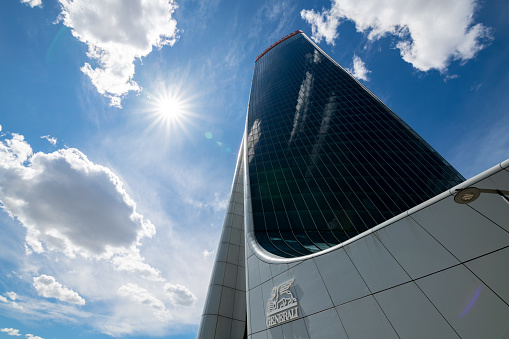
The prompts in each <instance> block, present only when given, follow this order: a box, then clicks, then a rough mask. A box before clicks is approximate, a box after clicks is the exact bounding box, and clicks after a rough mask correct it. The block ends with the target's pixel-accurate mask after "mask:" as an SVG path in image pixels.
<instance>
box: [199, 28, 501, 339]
mask: <svg viewBox="0 0 509 339" xmlns="http://www.w3.org/2000/svg"><path fill="white" fill-rule="evenodd" d="M464 181H465V179H464V178H463V177H462V176H461V175H460V174H459V173H458V172H457V171H456V170H455V169H454V168H453V167H452V166H451V165H450V164H449V163H448V162H447V161H445V160H444V159H443V158H442V157H441V156H440V155H439V154H438V153H437V152H436V151H435V150H434V149H433V148H432V147H431V146H429V145H428V144H427V143H426V141H424V140H423V139H422V138H421V137H420V136H419V135H418V134H417V133H416V132H415V131H413V130H412V129H411V128H410V127H409V126H408V125H407V124H406V123H405V122H404V121H402V120H401V119H400V118H399V117H398V116H397V115H396V114H395V113H394V112H392V111H391V110H390V109H389V108H388V107H387V106H386V105H385V104H384V103H383V102H381V101H380V100H379V99H378V98H377V97H376V96H374V95H373V94H372V93H371V92H370V91H369V90H368V89H367V88H366V87H364V85H362V84H361V83H360V82H359V81H357V80H356V79H355V78H354V77H353V76H352V75H350V74H349V73H348V72H347V71H345V70H344V69H343V68H342V67H341V66H340V65H338V64H337V63H336V62H335V61H334V60H332V59H331V58H330V57H329V56H328V55H326V54H325V53H324V52H323V51H322V50H321V49H320V48H319V47H318V46H316V44H314V43H313V42H312V41H311V40H310V39H309V38H308V37H307V36H306V35H305V34H304V33H302V32H301V31H296V32H294V33H292V34H290V35H288V36H287V37H285V38H283V39H281V40H280V41H278V42H276V43H275V44H274V45H272V46H270V47H269V48H268V49H267V50H265V51H264V52H263V53H262V54H260V56H258V58H256V62H255V68H254V75H253V81H252V85H251V93H250V98H249V107H248V112H247V120H246V129H245V133H244V140H243V142H242V144H241V151H240V152H239V160H238V163H237V169H236V171H235V178H234V183H233V187H232V193H231V196H230V202H229V205H228V210H227V215H226V218H225V223H224V227H223V233H222V235H221V243H220V245H219V248H218V253H217V257H216V263H215V267H214V272H213V275H212V278H211V284H210V287H209V292H208V297H207V301H206V305H205V309H204V313H203V317H202V323H201V325H200V332H199V334H198V337H199V338H245V337H249V338H253V339H257V338H264V339H267V338H279V337H281V338H282V337H285V338H286V337H295V336H298V337H302V338H306V337H320V338H322V337H323V338H326V337H330V336H328V335H327V333H334V337H335V338H336V337H337V338H341V337H343V333H344V334H345V336H344V337H345V338H346V337H347V336H348V333H349V332H350V335H352V334H353V333H354V332H355V331H354V330H352V328H353V327H352V325H351V324H350V325H345V323H348V322H349V320H348V316H343V318H344V319H342V315H341V314H342V313H344V310H346V309H347V308H348V307H351V305H353V304H352V302H354V301H355V302H357V300H369V301H370V302H373V301H374V303H373V304H372V305H371V308H370V309H368V310H366V311H365V312H364V313H365V314H364V313H363V312H361V313H360V314H359V315H362V316H366V320H367V319H369V317H371V316H375V315H373V314H377V313H376V312H381V313H380V314H378V316H380V317H381V318H380V319H378V321H379V323H378V324H377V325H376V326H378V327H380V326H382V328H383V329H380V328H378V327H376V326H375V325H373V326H374V327H373V333H376V335H377V337H379V338H385V337H387V338H389V337H397V336H399V337H401V334H402V333H403V332H400V331H398V330H397V328H396V327H397V326H395V325H394V324H393V322H394V319H392V321H391V319H390V317H389V316H388V315H387V314H385V315H384V312H385V310H384V308H383V307H382V302H381V301H379V300H378V299H377V297H378V298H380V295H381V294H383V293H381V294H380V291H383V290H384V289H381V290H380V289H379V288H378V287H376V286H385V287H384V288H385V289H388V290H389V289H390V290H394V289H395V286H398V285H400V284H406V283H408V281H413V279H417V278H418V277H420V276H416V277H414V276H412V275H411V274H410V272H409V271H410V270H409V269H405V267H404V265H403V264H402V263H400V262H399V261H398V260H397V258H396V255H395V254H394V253H392V252H391V248H390V246H392V245H388V244H385V243H384V240H383V237H382V235H383V234H384V231H385V232H389V231H388V230H391V232H398V231H397V230H396V231H392V230H395V229H396V226H394V225H399V224H400V223H401V222H407V221H408V220H411V226H408V227H407V228H406V229H405V231H402V232H403V233H401V232H400V233H397V234H406V233H404V232H408V230H409V229H411V227H416V228H415V230H414V231H413V233H412V234H413V235H412V237H415V238H412V237H411V238H409V239H406V238H405V239H403V241H407V242H408V243H409V244H410V243H414V242H417V243H416V245H415V247H416V248H419V246H422V244H424V243H426V244H427V242H430V244H431V241H433V240H430V239H435V240H434V241H436V242H438V243H440V242H439V240H438V237H439V236H435V235H434V234H433V231H432V230H428V229H427V228H426V226H425V224H426V223H425V222H424V221H423V222H422V223H420V222H419V220H418V219H416V218H415V217H410V215H409V212H408V211H409V210H411V209H412V210H416V211H420V210H421V209H423V210H430V209H433V208H437V207H436V206H439V204H435V205H430V203H429V201H431V200H430V199H432V198H433V199H437V198H436V197H437V196H442V195H444V194H445V193H443V192H447V193H448V194H449V195H451V194H453V193H454V192H452V191H450V189H451V188H453V187H455V186H457V185H459V184H461V183H462V182H464ZM451 192H452V193H451ZM433 199H432V200H433ZM416 206H420V207H417V208H415V207H416ZM426 206H431V207H426ZM433 206H435V207H433ZM465 207H466V206H465ZM419 213H421V212H416V213H415V215H420V214H419ZM437 213H438V212H437ZM444 213H445V214H444ZM421 214H422V213H421ZM428 214H429V213H428ZM432 214H433V212H432ZM438 214H440V213H438ZM442 214H443V215H444V218H445V215H446V214H447V213H446V212H443V213H442ZM414 223H415V224H416V225H414ZM435 224H437V222H435V223H434V224H433V225H435ZM438 224H440V223H439V222H438ZM377 225H378V226H377ZM430 227H431V226H430ZM368 230H369V231H368ZM508 230H509V227H508ZM367 231H368V232H367ZM506 233H507V232H506ZM391 234H392V233H391ZM430 236H431V237H430ZM500 236H501V235H500ZM504 236H505V237H507V235H506V234H504ZM421 237H423V238H422V239H421ZM352 238H353V239H352ZM507 238H508V239H507V240H508V244H509V237H507ZM370 241H371V244H370V245H369V246H368V247H366V250H365V251H364V252H362V251H360V252H359V249H360V248H363V246H365V243H366V242H370ZM433 244H435V243H434V242H433ZM382 245H383V246H382ZM440 245H441V246H445V245H443V244H442V243H440ZM429 246H431V245H429ZM433 246H435V245H433ZM431 248H432V247H430V251H431ZM435 250H436V251H438V250H437V249H435V248H434V247H433V251H435ZM373 251H374V252H376V251H381V252H380V253H376V254H374V253H372V252H373ZM423 251H425V252H426V249H423ZM388 253H389V254H390V255H392V256H388ZM367 254H369V255H371V256H372V257H368V258H367V259H366V258H363V256H365V255H367ZM412 255H415V254H408V253H407V256H408V257H412ZM444 256H445V254H444ZM431 257H436V254H430V258H431ZM332 258H334V259H332ZM390 258H392V259H390ZM435 259H438V258H435ZM342 260H343V261H344V262H343V261H342ZM365 260H368V261H371V263H366V262H364V261H365ZM391 260H392V261H391ZM394 260H395V261H396V262H398V265H399V266H397V265H396V266H394V267H393V266H392V265H393V264H394V263H393V261H394ZM422 260H423V261H422V262H419V261H416V262H414V263H413V265H424V266H425V264H424V262H425V261H426V262H427V260H429V259H422ZM444 260H445V259H444ZM402 261H404V260H402ZM446 261H447V260H445V261H444V262H446ZM325 262H327V264H325ZM449 264H450V266H451V267H453V266H454V264H453V263H452V261H451V262H450V263H449ZM363 265H364V266H366V265H367V266H369V265H374V266H372V267H371V271H370V269H369V267H368V268H365V267H364V268H363ZM430 265H431V264H430ZM435 266H437V267H438V268H437V267H434V268H433V269H431V268H430V271H426V272H424V273H422V274H425V275H431V274H433V273H436V272H439V271H441V270H443V269H444V267H441V266H440V264H438V263H437V264H435ZM395 267H396V268H395ZM397 267H400V268H399V269H397ZM448 267H449V266H448ZM426 269H427V268H426ZM338 270H339V271H338ZM363 270H365V272H364V275H363ZM373 270H374V271H377V270H380V271H383V273H384V274H385V275H387V276H385V275H384V276H381V277H379V278H378V280H375V282H373V283H371V282H369V281H370V279H373V277H372V275H373V274H375V273H373ZM400 271H401V272H400ZM402 272H404V273H402ZM398 274H399V275H398ZM405 274H406V276H407V278H408V279H407V280H405V278H404V277H405ZM375 275H376V274H375ZM317 276H318V277H320V279H319V280H317V279H318V278H317ZM368 276H369V277H368ZM348 279H351V280H348ZM400 280H401V281H400ZM354 282H355V284H357V285H358V286H357V287H354V286H350V285H351V284H354ZM384 283H386V284H387V285H384ZM342 284H346V285H343V286H342ZM349 284H350V285H349ZM408 284H410V283H408ZM413 284H414V285H415V283H413ZM408 286H410V285H408ZM411 286H413V285H411ZM310 288H311V289H312V290H310ZM337 288H339V290H341V293H340V294H339V295H341V296H337V297H335V296H334V295H335V294H334V293H335V292H334V290H335V289H337ZM356 288H357V289H356ZM423 290H424V288H421V291H423ZM323 291H326V293H325V292H323ZM320 293H322V294H323V295H322V294H320ZM349 293H350V294H349ZM377 293H378V294H377ZM314 294H317V295H316V296H314ZM325 295H328V297H325ZM345 295H347V296H345ZM348 295H350V296H348ZM320 298H322V299H323V300H322V299H320ZM428 298H429V299H430V297H428ZM320 300H322V301H320ZM430 300H431V299H430ZM346 304H348V305H349V306H345V305H346ZM435 307H436V306H435ZM437 309H438V308H437ZM332 311H334V312H333V313H331V312H332ZM373 312H375V313H373ZM504 312H505V311H504ZM507 312H509V308H508V309H507ZM326 314H327V316H326ZM508 314H509V313H508ZM318 315H320V317H322V318H320V319H322V320H320V321H322V322H323V324H324V326H326V328H322V329H318V328H319V327H320V326H318V327H317V325H311V323H312V319H319V317H318ZM381 315H383V317H382V316H381ZM378 316H376V317H378ZM376 317H375V318H376ZM329 318H330V319H331V320H332V319H333V320H334V321H332V323H330V324H329V322H328V321H326V319H329ZM442 318H443V317H442ZM315 322H316V321H315ZM445 322H446V323H447V319H446V321H445ZM301 323H302V324H303V325H302V326H301V325H300V324H301ZM318 323H319V322H318ZM382 323H383V324H382ZM442 323H443V321H442V322H440V324H442ZM381 324H382V325H381ZM387 324H388V325H387ZM299 326H300V327H299ZM327 326H328V327H327ZM433 326H438V325H436V324H435V323H433ZM440 326H441V325H440ZM440 326H438V328H440ZM349 328H350V329H349ZM362 330H365V329H362ZM437 331H438V330H437ZM443 331H444V332H433V333H434V334H433V333H431V332H429V331H428V332H427V334H428V335H429V336H428V337H437V336H436V334H437V333H438V337H443V336H442V335H443V334H444V333H456V334H458V331H457V330H456V329H454V328H453V329H452V331H450V330H448V329H444V330H443ZM285 333H286V334H285ZM289 333H294V335H293V336H292V335H290V334H289ZM359 333H360V332H359ZM440 333H441V334H440ZM297 334H298V335H297ZM394 334H396V336H395V335H394ZM354 337H355V335H354ZM361 337H362V336H361ZM407 337H408V336H407ZM410 337H418V336H413V335H411V336H410Z"/></svg>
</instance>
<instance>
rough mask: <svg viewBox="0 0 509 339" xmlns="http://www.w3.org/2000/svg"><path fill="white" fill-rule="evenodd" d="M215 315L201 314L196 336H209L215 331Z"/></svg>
mask: <svg viewBox="0 0 509 339" xmlns="http://www.w3.org/2000/svg"><path fill="white" fill-rule="evenodd" d="M216 325H217V315H203V316H202V317H201V323H200V329H199V330H198V336H197V338H210V337H211V335H213V333H215V332H216Z"/></svg>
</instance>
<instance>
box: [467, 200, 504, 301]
mask: <svg viewBox="0 0 509 339" xmlns="http://www.w3.org/2000/svg"><path fill="white" fill-rule="evenodd" d="M508 209H509V207H508ZM508 262H509V248H504V249H503V250H500V251H497V252H493V253H490V254H487V255H485V256H483V257H480V258H478V259H475V260H472V261H469V262H467V263H466V264H465V265H466V266H467V267H468V268H469V269H470V270H472V272H474V274H475V275H476V276H477V277H478V278H479V279H481V280H482V281H483V282H484V283H485V284H486V285H488V286H489V288H491V289H492V290H493V291H494V292H495V293H496V294H497V295H498V296H499V297H501V298H502V299H503V300H504V301H505V303H506V304H509V269H507V267H508Z"/></svg>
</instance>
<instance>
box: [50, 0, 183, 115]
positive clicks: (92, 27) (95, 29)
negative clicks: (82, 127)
mask: <svg viewBox="0 0 509 339" xmlns="http://www.w3.org/2000/svg"><path fill="white" fill-rule="evenodd" d="M59 2H60V5H61V9H62V12H61V13H60V15H59V20H62V21H63V23H64V25H66V26H68V27H70V28H71V29H72V34H73V35H74V36H75V37H76V38H77V39H79V40H80V41H82V42H83V43H85V44H86V45H87V46H88V52H87V56H88V57H89V58H90V59H92V60H93V62H94V63H97V66H92V65H91V64H89V63H85V65H84V66H83V67H82V68H81V71H82V72H83V73H85V74H86V75H87V76H88V77H90V79H91V81H92V84H93V85H94V86H95V87H96V88H97V91H98V92H99V93H101V94H102V95H104V96H106V97H108V98H109V99H110V100H111V103H110V105H112V106H117V107H121V104H120V103H121V99H122V96H123V95H125V94H126V93H127V92H129V91H135V92H139V91H141V87H140V86H139V85H138V84H137V83H136V82H135V81H134V80H133V76H134V61H135V59H141V58H142V57H144V56H146V55H148V54H149V53H150V52H151V51H152V49H153V47H156V48H161V47H162V46H164V45H170V46H172V45H173V44H174V43H175V42H176V41H177V39H178V36H177V32H178V31H177V22H176V21H175V20H174V19H173V18H172V17H171V15H172V13H173V11H174V10H175V9H176V8H177V4H176V3H174V2H173V0H170V1H168V0H151V1H143V0H131V1H124V0H109V1H103V0H74V1H71V0H59Z"/></svg>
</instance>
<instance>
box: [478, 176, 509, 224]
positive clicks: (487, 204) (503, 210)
mask: <svg viewBox="0 0 509 339" xmlns="http://www.w3.org/2000/svg"><path fill="white" fill-rule="evenodd" d="M475 187H477V188H479V189H483V188H484V189H499V190H505V191H509V172H507V171H500V172H499V173H496V175H492V176H490V177H488V178H486V179H484V180H481V181H479V183H477V184H475ZM469 206H470V207H472V208H473V209H475V210H476V211H478V212H479V213H481V214H483V215H485V216H486V217H488V218H489V219H490V220H492V221H493V222H495V223H496V224H497V225H499V226H500V227H503V228H504V229H505V230H506V231H509V207H508V206H509V205H507V203H506V202H505V201H504V200H502V197H500V196H499V195H497V194H489V193H481V196H480V197H479V198H478V199H477V200H476V201H474V202H472V203H470V204H469Z"/></svg>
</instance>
